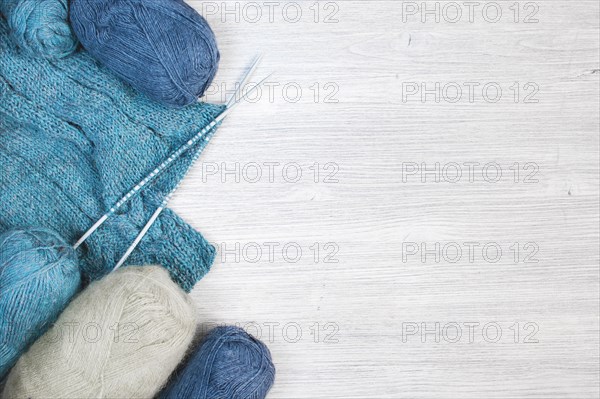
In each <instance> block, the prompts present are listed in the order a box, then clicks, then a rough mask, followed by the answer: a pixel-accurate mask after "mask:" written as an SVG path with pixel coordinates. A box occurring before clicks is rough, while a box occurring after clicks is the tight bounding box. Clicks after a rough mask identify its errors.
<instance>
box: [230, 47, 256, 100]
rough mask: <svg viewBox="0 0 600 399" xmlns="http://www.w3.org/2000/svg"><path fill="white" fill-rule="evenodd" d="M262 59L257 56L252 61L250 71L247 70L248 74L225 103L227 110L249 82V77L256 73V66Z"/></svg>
mask: <svg viewBox="0 0 600 399" xmlns="http://www.w3.org/2000/svg"><path fill="white" fill-rule="evenodd" d="M262 58H263V56H262V55H259V56H257V57H256V58H255V59H254V62H253V63H252V65H251V66H250V69H248V72H246V74H245V75H244V77H243V78H242V81H241V82H240V84H239V85H238V87H237V89H236V90H235V93H233V95H232V96H231V98H230V99H229V101H227V104H226V105H225V106H226V107H227V108H230V107H231V106H232V105H233V103H234V102H236V100H237V98H238V97H239V96H240V94H241V92H242V90H243V88H244V86H245V85H246V84H247V83H248V81H249V80H250V77H251V76H252V75H253V74H254V72H255V71H256V68H258V65H259V64H260V62H261V61H262Z"/></svg>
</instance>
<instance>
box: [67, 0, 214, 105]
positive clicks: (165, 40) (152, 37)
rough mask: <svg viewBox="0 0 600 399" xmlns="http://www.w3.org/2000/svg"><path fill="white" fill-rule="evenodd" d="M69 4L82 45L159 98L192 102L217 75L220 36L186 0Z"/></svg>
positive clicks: (78, 0)
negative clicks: (216, 34)
mask: <svg viewBox="0 0 600 399" xmlns="http://www.w3.org/2000/svg"><path fill="white" fill-rule="evenodd" d="M70 7H71V8H70V10H71V23H72V25H73V30H74V31H75V33H76V35H77V37H78V38H79V40H80V41H81V43H82V44H83V47H85V49H86V50H87V51H88V52H89V53H90V54H91V55H92V56H93V57H94V58H96V59H97V60H98V61H100V62H101V63H102V64H103V65H105V66H106V67H108V68H109V69H110V70H111V71H112V72H113V73H114V74H116V75H117V76H119V77H120V78H122V79H123V80H125V81H126V82H128V83H129V84H131V85H132V86H133V87H134V88H135V89H137V90H138V91H140V92H142V93H144V94H146V95H147V96H148V97H150V98H151V99H153V100H155V101H158V102H160V103H162V104H164V105H170V106H175V107H183V106H186V105H189V104H192V103H194V102H195V101H197V99H198V98H199V97H201V96H202V95H203V94H204V92H205V90H206V89H207V88H208V87H209V85H210V84H211V82H212V80H213V78H214V76H215V75H216V73H217V68H218V65H219V59H220V55H219V50H218V48H217V42H216V39H215V35H214V33H213V31H212V30H211V28H210V26H209V25H208V23H207V22H206V20H205V19H204V18H202V16H201V15H200V14H198V13H197V12H196V11H194V9H193V8H191V7H190V6H188V5H187V4H185V3H184V2H183V1H181V0H152V1H148V0H72V1H71V6H70Z"/></svg>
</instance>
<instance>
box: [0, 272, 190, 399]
mask: <svg viewBox="0 0 600 399" xmlns="http://www.w3.org/2000/svg"><path fill="white" fill-rule="evenodd" d="M195 328H196V318H195V310H194V307H193V305H192V303H191V300H190V299H189V297H188V296H187V295H186V294H185V293H184V292H183V291H182V290H181V288H179V286H177V284H175V283H174V282H173V281H171V279H170V278H169V274H168V272H167V271H166V269H164V268H162V267H159V266H144V267H135V266H130V267H126V268H122V269H119V270H117V271H116V272H114V273H111V274H109V275H108V276H106V277H105V278H103V279H102V280H99V281H96V282H93V283H92V284H90V285H89V286H88V287H87V288H86V289H85V290H84V291H83V292H81V293H80V294H79V295H78V296H77V297H76V298H75V299H74V300H73V302H71V304H70V305H69V306H68V307H67V308H66V309H65V311H64V312H63V313H62V314H61V315H60V317H59V318H58V320H57V322H56V323H55V325H54V326H53V327H52V328H51V329H50V330H48V332H47V333H46V334H44V335H43V336H42V337H41V338H39V339H38V340H37V341H36V342H35V343H34V344H33V345H32V346H31V348H30V349H29V350H28V351H27V352H26V353H25V354H24V355H23V356H21V358H20V359H19V361H18V362H17V364H16V365H15V367H14V368H13V369H12V371H11V372H10V374H9V376H8V379H7V381H6V386H5V388H4V392H3V397H4V398H30V399H36V398H61V399H67V398H77V399H82V398H151V397H153V396H154V395H155V394H156V393H158V391H159V390H160V388H161V387H162V386H163V385H164V384H165V383H166V381H167V379H168V378H169V375H170V374H171V373H172V372H173V370H174V369H175V368H176V367H177V364H178V363H179V362H180V361H181V359H182V358H183V356H184V354H185V352H186V350H187V348H188V346H189V344H190V343H191V341H192V338H193V336H194V330H195Z"/></svg>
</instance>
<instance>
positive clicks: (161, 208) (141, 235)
mask: <svg viewBox="0 0 600 399" xmlns="http://www.w3.org/2000/svg"><path fill="white" fill-rule="evenodd" d="M270 76H271V75H269V76H267V77H266V78H264V79H263V80H261V81H260V82H259V83H257V84H256V85H255V86H254V87H253V88H252V89H250V90H249V91H248V92H246V94H244V96H243V97H242V98H241V99H240V100H239V101H237V102H234V103H231V101H230V103H231V105H230V106H229V107H230V108H228V109H232V108H233V107H234V106H235V105H237V104H239V103H240V102H241V101H242V100H244V99H246V98H247V97H248V96H249V95H250V94H251V93H252V92H254V91H255V90H256V89H257V88H258V87H260V86H261V85H262V84H263V83H264V82H265V81H266V80H267V79H268V78H269V77H270ZM247 77H248V75H247V76H246V78H247ZM241 87H242V86H241V85H240V88H241ZM238 90H239V89H238ZM235 96H236V94H234V98H235ZM210 133H212V134H210V137H212V135H213V134H214V132H213V131H211V132H210ZM210 137H209V139H210ZM205 146H206V144H205V143H202V145H201V147H200V148H199V149H198V151H197V152H196V154H195V155H194V158H193V159H192V161H191V163H190V165H189V166H188V171H189V170H190V169H191V168H192V167H193V165H194V163H195V162H196V161H197V160H198V158H199V157H200V153H201V152H202V149H203V148H204V147H205ZM186 174H187V171H186ZM182 181H183V179H182V180H180V181H179V183H177V185H176V186H175V188H173V190H171V192H170V193H169V194H168V195H167V196H166V197H165V199H164V200H163V202H162V204H161V206H159V207H158V208H157V209H156V211H155V212H154V214H153V215H152V216H151V217H150V219H149V220H148V222H147V223H146V225H145V226H144V228H143V229H142V230H141V231H140V233H139V234H138V236H137V237H136V238H135V240H134V241H133V243H132V244H131V245H130V246H129V248H128V249H127V251H126V252H125V254H124V255H123V257H122V258H121V259H120V260H119V262H118V263H117V264H116V266H115V267H114V269H113V271H115V270H117V269H118V268H120V267H121V266H123V264H124V263H125V261H127V259H128V258H129V256H131V254H132V253H133V251H134V250H135V249H136V248H137V246H138V245H139V244H140V242H141V241H142V239H143V238H144V237H145V236H146V234H147V233H148V231H149V230H150V228H151V227H152V226H153V225H154V223H155V222H156V219H158V217H159V216H160V214H161V213H162V212H163V211H164V210H165V208H166V207H167V205H168V203H169V201H170V200H171V198H173V195H174V194H175V192H176V191H177V189H178V188H179V186H180V185H181V183H182Z"/></svg>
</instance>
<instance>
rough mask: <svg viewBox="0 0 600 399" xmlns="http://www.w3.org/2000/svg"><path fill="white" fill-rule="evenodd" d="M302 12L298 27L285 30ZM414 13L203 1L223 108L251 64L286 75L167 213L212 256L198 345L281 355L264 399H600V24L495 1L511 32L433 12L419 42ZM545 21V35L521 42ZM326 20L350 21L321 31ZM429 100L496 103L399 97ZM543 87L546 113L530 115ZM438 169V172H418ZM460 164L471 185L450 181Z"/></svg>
mask: <svg viewBox="0 0 600 399" xmlns="http://www.w3.org/2000/svg"><path fill="white" fill-rule="evenodd" d="M290 3H293V4H292V5H288V6H287V7H288V8H287V10H288V12H289V14H285V16H286V17H289V18H293V16H294V14H293V13H292V11H293V9H295V8H298V7H299V8H300V9H302V12H303V16H302V18H300V21H299V22H297V23H291V22H288V21H286V20H285V18H284V16H283V14H282V12H283V11H282V10H283V8H284V6H285V5H286V4H290ZM413 3H414V2H402V1H381V0H375V1H345V0H344V1H334V2H325V1H320V2H315V1H304V0H301V1H296V2H276V3H274V5H273V7H275V9H276V10H278V11H276V13H275V14H274V17H273V18H274V20H273V22H270V21H269V18H268V10H269V8H268V7H269V6H267V5H265V2H256V3H252V2H236V1H224V2H222V1H218V2H209V1H206V2H201V1H190V4H192V6H194V7H195V8H196V9H198V10H203V9H204V11H205V14H208V15H207V18H208V20H209V21H210V23H211V25H212V26H213V28H214V30H215V32H216V34H217V37H218V40H219V45H220V48H221V52H222V68H221V71H220V73H219V75H218V77H217V81H216V86H215V90H214V91H213V92H211V94H210V95H209V96H208V99H209V100H211V101H220V99H221V97H222V94H223V90H222V88H221V85H222V84H225V83H226V84H227V86H226V87H227V88H228V89H229V90H231V89H232V88H233V82H234V81H235V80H236V79H237V77H238V76H239V75H240V73H241V70H242V69H243V67H244V66H245V65H247V64H248V62H249V61H250V59H251V58H252V56H253V55H254V54H256V53H258V52H264V53H265V55H266V57H265V60H264V62H263V67H262V68H261V69H260V71H259V76H260V72H264V73H267V72H269V71H271V70H274V71H275V72H276V73H275V75H274V77H273V78H272V79H271V83H272V85H273V86H272V87H273V98H272V99H270V98H269V95H268V94H269V93H268V91H266V90H265V91H263V95H262V97H261V98H260V99H259V100H258V101H257V102H256V103H250V104H244V105H241V106H240V107H239V108H238V109H237V110H236V112H235V114H234V115H232V116H231V117H230V118H229V120H228V121H227V122H226V123H225V124H224V125H223V126H222V128H221V129H220V131H219V133H218V135H217V136H216V137H215V139H214V141H213V143H212V144H211V145H210V147H209V148H208V149H207V151H206V153H205V154H204V156H203V158H202V162H201V163H200V164H199V165H198V166H197V168H196V169H195V170H194V171H193V172H192V173H191V175H190V176H189V177H188V179H187V180H186V182H185V184H184V186H183V187H182V190H181V191H180V192H179V193H178V195H177V196H176V199H175V201H174V204H173V207H174V208H175V209H176V210H177V211H178V212H179V213H180V214H181V215H182V216H184V217H185V218H186V220H188V221H190V223H191V224H193V225H194V226H195V227H197V228H198V229H199V230H200V231H202V232H203V234H205V235H206V237H207V238H208V239H209V240H210V241H212V242H214V243H215V244H216V245H217V246H218V248H219V250H220V254H219V258H218V259H217V261H216V262H215V265H214V268H213V270H212V271H211V273H210V274H209V275H208V276H207V277H206V278H205V279H204V280H202V281H201V282H200V283H199V284H198V286H197V287H196V289H195V290H194V291H193V293H192V295H193V298H194V300H195V301H196V303H197V304H198V308H199V315H200V318H201V320H202V325H201V326H202V327H203V328H205V329H208V328H209V327H210V326H212V325H213V324H214V323H239V324H240V325H242V326H245V327H246V328H247V330H248V331H249V332H251V333H253V334H255V335H257V336H259V337H261V338H262V339H263V340H264V341H266V342H267V343H268V345H269V347H270V348H271V351H272V353H273V356H274V359H275V362H276V365H277V371H278V375H277V381H276V385H275V387H274V388H273V390H272V392H271V395H270V398H277V399H283V398H415V397H422V398H433V397H436V398H438V397H439V398H455V397H469V398H480V397H498V398H523V397H531V398H542V397H545V398H559V397H560V398H565V397H572V398H587V397H589V398H593V397H598V395H599V394H600V393H599V356H600V354H599V339H598V335H599V312H600V310H599V303H598V301H599V279H600V276H599V262H600V260H599V231H598V230H599V222H600V221H599V206H600V204H599V181H598V179H599V175H598V172H599V129H600V116H599V106H600V104H599V94H598V93H599V80H600V72H599V70H600V66H599V33H600V32H599V31H600V29H599V7H600V6H599V4H598V2H597V1H592V0H590V1H579V2H568V1H555V0H552V1H550V0H541V1H535V2H530V5H529V6H527V5H526V3H527V2H513V1H510V2H504V1H497V2H495V3H494V2H485V1H484V2H480V3H481V4H482V5H481V7H484V6H487V7H492V6H493V5H490V4H491V3H494V4H498V5H499V6H500V8H501V9H502V11H503V18H502V19H501V20H500V21H499V22H497V23H490V22H487V21H486V20H485V18H483V16H482V15H481V14H477V13H476V14H475V17H474V18H475V19H474V22H473V23H470V22H468V20H466V19H464V18H463V20H461V21H460V22H458V23H449V22H447V21H445V20H444V17H447V18H452V15H451V14H448V13H446V14H444V13H443V11H440V19H441V20H440V22H439V23H435V22H434V21H433V16H429V17H428V20H427V21H426V22H425V23H423V22H421V20H420V18H421V15H420V14H417V15H415V16H411V15H408V16H407V15H406V14H403V13H402V11H403V7H410V6H411V5H413ZM426 3H427V4H426V5H427V6H428V7H429V8H430V9H433V8H434V7H435V3H436V2H433V1H429V2H426ZM449 3H451V2H447V1H442V2H439V4H440V9H441V10H443V9H444V7H446V11H448V12H450V11H449V9H448V8H447V7H449V6H448V4H449ZM515 3H517V5H518V7H519V9H520V15H519V23H515V22H514V21H513V17H514V14H513V11H512V10H511V9H510V7H511V6H512V5H513V4H515ZM236 4H237V6H238V7H239V10H240V11H239V13H238V14H237V15H236V12H234V13H230V14H224V7H228V8H227V9H229V10H235V7H236ZM248 4H250V5H248ZM253 4H254V5H258V9H259V10H260V11H261V12H262V13H263V17H262V18H261V20H260V21H258V22H256V23H252V22H251V21H250V19H252V18H254V17H253V15H255V14H252V12H253V11H252V10H253V8H252V7H255V6H254V5H253ZM414 4H416V5H417V6H419V7H421V2H416V3H414ZM456 4H458V5H459V6H460V7H462V11H463V12H466V11H467V9H466V8H465V7H466V6H465V5H464V3H463V2H456ZM311 7H312V9H311ZM526 7H527V8H526ZM531 7H537V10H538V11H537V12H536V15H535V18H537V19H538V20H539V22H538V23H532V24H527V23H523V20H524V18H525V16H526V15H528V14H529V13H531V12H532V11H535V9H536V8H531ZM255 9H256V8H255ZM314 9H319V10H320V15H319V23H315V22H314V13H313V10H314ZM244 10H246V11H244ZM332 10H333V11H335V10H337V12H336V13H335V19H336V20H337V22H336V23H330V24H326V23H323V18H324V15H327V14H328V13H329V12H331V11H332ZM491 12H492V11H491V10H490V13H491ZM403 15H404V16H406V18H407V21H406V22H403ZM491 15H492V14H491ZM236 16H238V17H239V21H236V20H235V17H236ZM465 18H466V17H465ZM257 77H258V76H257ZM436 82H439V83H440V86H441V87H443V86H444V85H447V84H448V83H456V84H457V85H459V86H461V87H462V88H463V89H465V88H466V86H465V84H466V83H467V82H474V83H477V84H479V86H478V88H481V87H483V86H484V85H486V84H497V85H498V86H499V87H501V88H502V92H503V93H502V97H501V98H500V100H499V101H498V102H496V103H491V102H487V101H486V99H485V98H484V97H483V95H482V92H481V90H476V91H475V96H474V99H473V102H470V101H469V98H468V96H467V94H466V93H464V95H463V98H462V99H461V100H460V101H458V102H456V103H452V102H450V101H448V100H447V99H446V100H444V99H441V100H440V102H439V103H436V102H435V100H434V98H433V97H434V96H433V95H431V94H430V95H428V97H427V98H426V101H422V100H421V99H420V96H419V95H413V96H408V97H407V99H406V101H404V99H403V84H404V86H405V88H406V86H407V85H410V84H411V83H417V84H421V83H426V84H427V85H428V87H429V88H432V87H435V83H436ZM515 82H518V86H519V88H520V93H519V94H520V96H519V99H518V102H516V103H515V101H514V100H515V98H514V90H515V89H514V86H513V85H514V84H515ZM286 84H287V85H288V86H287V87H288V88H289V91H288V95H290V96H293V95H294V90H293V88H294V86H296V87H298V86H299V87H301V89H302V95H301V96H300V98H299V99H298V101H297V102H291V101H289V99H288V100H286V98H285V97H284V95H283V93H282V88H283V87H284V86H285V85H286ZM315 84H316V86H315ZM527 84H530V85H535V86H529V89H526V88H525V85H527ZM311 87H312V89H311ZM316 87H318V88H319V95H318V97H317V98H315V90H316ZM511 87H513V89H512V90H511ZM531 87H537V88H538V89H539V91H538V92H537V93H536V94H535V96H534V97H533V99H535V100H537V103H526V102H524V96H525V95H527V94H528V93H531V92H532V90H531ZM332 93H335V94H332ZM448 93H452V92H448ZM328 94H331V98H329V99H328V100H327V101H326V96H327V95H328ZM329 100H335V102H331V101H329ZM315 163H317V164H318V169H319V170H320V173H319V174H318V176H315V173H314V165H315ZM436 163H439V164H440V173H439V174H438V175H435V174H425V175H424V176H422V175H421V173H420V171H419V170H417V171H416V173H415V174H411V173H414V171H413V169H411V168H414V167H415V165H416V166H417V167H418V168H419V169H420V168H422V167H423V164H425V167H428V168H435V164H436ZM474 163H478V164H479V165H478V166H477V167H474V171H475V172H474V175H473V181H472V182H471V181H470V179H469V178H470V176H469V167H468V166H467V165H468V164H474ZM456 164H458V165H459V166H460V168H461V171H462V173H463V175H462V177H461V178H460V179H458V181H457V182H455V183H451V182H448V181H444V178H445V177H446V178H449V179H453V178H454V177H453V176H455V175H454V174H452V173H451V172H453V171H455V170H456ZM515 164H516V165H515ZM257 165H258V166H259V167H260V168H257ZM269 165H271V166H269ZM486 165H487V167H488V169H487V170H488V172H489V173H488V174H487V175H485V176H484V175H482V168H483V166H486ZM490 165H491V166H490ZM270 167H271V168H272V169H271V170H272V171H273V172H274V174H273V177H272V179H270V176H269V170H270V169H269V168H270ZM311 167H313V169H311ZM444 167H445V169H444ZM493 167H496V168H500V169H501V171H502V178H501V179H499V181H498V182H496V183H492V182H490V181H489V180H491V179H490V177H491V178H492V179H493V176H494V174H493V173H492V172H493V170H494V168H493ZM236 168H237V170H238V171H236ZM285 168H287V169H285ZM298 168H300V170H301V171H302V177H301V178H299V179H298V181H294V182H290V181H293V180H295V173H294V171H295V170H297V169H298ZM490 168H492V169H490ZM515 168H516V169H518V170H519V172H520V173H519V175H518V176H516V175H515V171H514V170H515ZM227 170H230V171H231V170H233V171H234V172H231V173H226V171H227ZM257 170H260V172H261V176H260V178H256V172H257ZM284 170H287V172H288V173H287V174H284V173H283V171H284ZM444 170H445V171H446V172H447V173H446V174H444ZM333 172H335V173H334V175H333V177H331V178H330V179H329V181H325V180H326V178H327V176H328V175H329V174H330V173H333ZM409 172H410V173H409ZM532 173H533V175H531V176H530V178H529V179H526V178H527V177H528V176H529V175H530V174H532ZM315 177H316V181H315ZM422 178H425V180H426V181H425V182H422ZM486 178H487V180H486ZM236 179H238V181H236ZM436 179H439V180H440V182H435V180H436ZM254 180H257V181H254ZM331 180H334V181H335V182H332V181H331ZM446 180H448V179H446ZM515 180H516V181H515ZM236 243H237V244H238V247H239V250H236ZM269 243H271V244H269ZM423 243H424V244H425V246H426V249H435V245H436V243H439V245H440V250H439V253H438V255H439V257H440V259H439V262H436V261H435V253H428V254H427V256H426V258H425V260H423V259H422V257H421V255H422V253H421V251H420V250H419V253H417V254H414V255H410V254H407V252H408V253H410V250H412V249H414V247H413V246H412V245H415V244H416V245H417V246H420V245H421V244H423ZM465 243H476V244H465ZM444 245H445V246H446V252H444V250H443V248H444ZM468 245H477V246H476V247H475V248H476V250H475V251H474V255H473V259H472V260H471V259H470V258H469V256H468V255H467V253H466V250H467V249H468ZM486 245H487V247H486V248H487V249H489V250H490V251H489V252H488V253H487V254H484V253H482V248H483V247H484V246H486ZM270 246H271V247H274V248H275V249H274V251H273V253H270V252H269V248H270ZM457 247H460V248H461V250H462V251H463V252H462V254H461V255H462V256H460V259H458V260H457V261H456V263H452V261H453V260H454V258H456V256H457V255H456V253H455V252H452V250H456V248H457ZM496 247H499V248H501V249H502V255H501V256H500V257H499V260H498V261H497V262H493V260H494V259H493V256H494V255H493V253H494V252H493V251H492V250H493V249H494V248H496ZM284 248H285V249H286V250H287V252H285V251H283V249H284ZM298 248H301V250H302V255H301V256H299V259H298V261H297V262H295V263H293V262H292V260H293V258H294V256H296V255H295V254H296V250H297V249H298ZM316 248H318V249H319V251H318V257H317V258H315V256H316ZM517 248H518V255H519V256H518V259H515V253H516V251H517ZM257 249H260V251H262V252H261V253H258V252H257ZM403 249H404V251H403ZM413 252H414V251H413ZM434 252H435V251H434ZM533 253H534V254H533ZM532 254H533V255H532ZM403 255H404V256H405V257H406V259H403ZM527 255H531V257H530V258H529V259H525V257H526V256H527ZM236 256H237V257H238V259H236ZM327 256H329V258H326V257H327ZM486 256H487V257H486ZM421 323H426V324H425V325H424V326H423V325H422V324H421ZM436 323H439V329H440V330H439V333H437V334H436V333H435V332H434V333H431V334H424V333H423V331H422V328H423V327H426V328H429V329H433V330H434V331H435V328H436ZM453 323H457V324H458V325H459V326H460V327H461V330H462V337H461V338H460V339H458V342H455V343H451V342H448V341H452V340H453V338H454V336H455V326H456V324H453ZM471 323H478V325H475V324H471ZM490 323H491V324H490ZM494 323H497V324H494ZM516 323H518V326H517V325H516ZM527 323H530V324H527ZM486 325H487V334H486V335H484V334H483V329H484V326H486ZM415 326H416V327H418V328H419V330H420V331H418V332H415V333H414V334H412V335H411V334H409V333H410V331H411V330H410V329H411V328H414V327H415ZM469 326H472V327H471V328H472V329H473V331H474V335H473V338H472V339H471V337H470V335H469ZM497 326H499V327H500V328H501V329H502V337H501V338H500V339H499V342H496V343H494V342H488V341H492V340H493V339H492V338H494V334H493V333H494V328H495V327H497ZM517 328H518V330H519V332H520V333H519V335H518V337H516V336H515V333H514V330H515V329H517ZM297 331H299V332H301V336H298V337H296V332H297ZM316 331H319V334H316V333H315V332H316ZM403 332H404V334H403ZM534 332H535V334H534V335H533V337H529V338H528V334H531V333H534ZM436 338H437V339H439V341H440V342H435V340H436ZM422 340H425V342H422ZM515 340H516V341H517V342H515ZM532 340H537V343H531V342H529V341H532ZM295 341H297V342H295ZM471 341H473V342H471Z"/></svg>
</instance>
